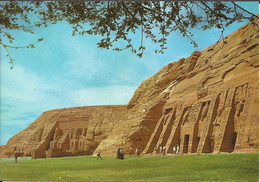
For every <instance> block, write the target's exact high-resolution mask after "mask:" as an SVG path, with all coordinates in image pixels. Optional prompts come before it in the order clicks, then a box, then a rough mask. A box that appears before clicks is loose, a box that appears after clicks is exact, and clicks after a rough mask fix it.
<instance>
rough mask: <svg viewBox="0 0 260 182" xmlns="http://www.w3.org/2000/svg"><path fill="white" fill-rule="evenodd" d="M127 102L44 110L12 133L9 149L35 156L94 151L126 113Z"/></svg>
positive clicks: (56, 155) (71, 154)
mask: <svg viewBox="0 0 260 182" xmlns="http://www.w3.org/2000/svg"><path fill="white" fill-rule="evenodd" d="M125 111H126V105H125V106H123V105H122V106H89V107H75V108H64V109H55V110H51V111H46V112H44V113H43V114H42V115H41V116H40V117H39V118H38V119H37V120H36V121H35V122H33V123H32V124H31V125H30V126H28V127H27V128H26V129H24V130H23V131H22V132H20V133H18V134H17V135H15V136H14V137H12V138H11V139H10V140H9V141H8V143H7V146H6V150H7V151H9V153H10V151H19V152H21V151H22V152H24V153H25V155H27V156H32V157H33V158H39V157H45V155H46V154H47V157H61V156H74V155H83V154H85V155H86V154H92V153H93V151H94V150H95V149H96V147H97V146H98V145H99V143H100V142H101V141H102V140H103V139H105V138H106V137H107V136H108V135H109V133H110V131H111V130H112V129H113V127H114V124H115V123H116V122H118V121H119V120H120V119H122V118H123V117H124V115H125Z"/></svg>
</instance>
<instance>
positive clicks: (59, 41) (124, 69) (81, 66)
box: [0, 2, 259, 145]
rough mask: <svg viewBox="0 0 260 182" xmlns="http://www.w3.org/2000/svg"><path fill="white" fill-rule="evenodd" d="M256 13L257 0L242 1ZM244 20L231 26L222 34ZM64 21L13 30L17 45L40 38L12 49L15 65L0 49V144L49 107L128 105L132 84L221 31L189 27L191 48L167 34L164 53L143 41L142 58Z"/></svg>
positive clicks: (177, 36) (214, 38)
mask: <svg viewBox="0 0 260 182" xmlns="http://www.w3.org/2000/svg"><path fill="white" fill-rule="evenodd" d="M240 4H241V5H243V6H244V7H246V8H247V9H248V10H250V11H252V12H254V13H258V11H259V10H258V2H254V3H245V2H243V3H240ZM245 23H247V22H242V23H239V24H238V23H236V24H233V25H231V26H230V27H229V28H228V29H227V30H226V31H225V36H227V35H228V34H230V33H232V32H233V31H235V30H236V29H238V28H239V27H241V26H242V25H244V24H245ZM71 30H72V29H71V27H70V25H68V24H67V23H66V22H61V23H58V24H56V25H49V26H48V27H47V28H41V29H35V30H34V31H35V34H33V35H32V34H29V33H24V32H18V31H12V32H11V33H12V34H13V35H15V38H16V39H15V45H17V46H23V45H27V44H28V43H31V42H35V41H36V40H37V39H38V38H44V41H42V42H40V43H38V44H37V45H36V48H34V49H15V50H10V52H11V55H12V57H13V58H14V59H15V60H14V69H13V70H10V69H9V68H10V64H8V62H9V60H8V58H7V57H6V56H5V55H6V52H5V50H4V49H3V47H0V49H1V50H0V52H1V140H0V145H4V144H6V143H7V141H8V140H9V139H10V138H11V137H12V136H13V135H15V134H17V133H18V132H20V131H22V130H23V129H24V128H25V127H27V126H28V125H29V124H31V123H32V122H33V121H34V120H36V119H37V118H38V117H39V116H40V115H41V113H42V112H44V111H46V110H50V109H56V108H64V107H74V106H91V105H112V104H127V103H128V101H129V100H130V98H131V97H132V95H133V93H134V91H135V90H136V88H137V87H138V86H139V85H140V83H141V82H142V81H143V80H144V79H145V78H147V77H150V76H152V75H153V74H155V73H156V72H157V71H158V70H159V69H161V68H162V67H163V66H164V65H166V64H168V63H169V62H172V61H178V60H179V59H180V58H182V57H188V56H190V54H191V53H192V52H193V51H196V50H198V51H202V50H203V49H205V48H207V47H208V46H210V45H211V44H213V43H215V42H216V41H217V40H218V38H219V35H220V31H219V30H215V29H211V30H207V31H193V32H194V34H195V36H194V39H195V40H196V41H197V43H198V45H199V47H197V48H193V46H192V45H191V44H190V42H189V40H188V39H187V38H183V37H182V36H181V35H180V34H179V33H178V32H176V33H174V34H173V35H171V36H170V37H169V39H168V50H167V51H165V54H155V53H154V51H153V50H154V49H155V47H154V45H152V44H150V43H149V42H146V45H145V46H146V51H145V54H144V56H143V58H141V59H140V58H138V57H137V56H135V55H134V54H132V53H130V51H123V52H114V51H111V50H105V49H97V48H96V47H97V46H96V44H97V42H98V40H100V37H99V36H87V35H85V36H71Z"/></svg>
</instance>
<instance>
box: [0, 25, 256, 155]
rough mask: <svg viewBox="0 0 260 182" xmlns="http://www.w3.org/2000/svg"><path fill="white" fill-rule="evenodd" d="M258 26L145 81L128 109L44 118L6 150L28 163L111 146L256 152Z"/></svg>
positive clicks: (70, 111) (71, 111)
mask: <svg viewBox="0 0 260 182" xmlns="http://www.w3.org/2000/svg"><path fill="white" fill-rule="evenodd" d="M258 79H259V37H258V22H257V21H254V22H250V23H249V24H247V25H245V26H243V27H242V28H240V29H239V30H237V31H235V32H234V33H232V34H231V35H229V36H227V37H226V38H225V39H224V40H223V41H220V42H218V43H216V44H214V45H212V46H210V47H209V48H207V49H206V50H204V51H202V52H194V53H192V55H191V56H190V57H188V58H186V59H184V58H183V59H180V60H179V61H177V62H172V63H170V64H168V65H166V66H165V67H163V68H162V69H161V70H160V71H158V72H157V73H156V74H155V75H154V76H152V77H150V78H147V79H146V80H145V81H144V82H143V83H142V84H141V85H140V86H139V87H138V89H137V90H136V91H135V93H134V95H133V97H132V99H131V100H130V102H129V104H128V105H127V106H96V107H80V108H67V109H57V110H52V111H47V112H45V113H43V114H42V116H40V117H39V118H38V119H37V120H36V121H35V122H34V123H32V124H31V125H30V126H28V127H27V128H26V129H25V130H23V131H22V132H20V133H19V134H17V135H15V136H14V137H13V138H11V139H10V140H9V142H8V144H7V146H6V147H5V148H7V151H11V150H13V148H15V147H16V148H17V150H18V149H24V150H25V151H26V153H27V154H28V155H33V157H34V158H37V157H43V156H44V155H45V152H47V153H48V155H49V156H50V157H55V156H68V155H80V154H92V152H93V151H94V154H95V153H96V152H97V151H98V150H101V153H102V155H115V154H114V153H115V150H116V148H117V147H123V148H124V149H125V152H126V153H128V148H129V147H130V146H132V147H133V148H135V147H139V148H140V149H141V151H142V153H143V154H149V153H152V152H153V150H154V147H155V146H166V149H167V153H171V152H172V148H173V146H176V145H177V144H179V145H180V150H181V152H182V153H217V152H258V146H259V138H258V136H259V134H258V132H259V121H258V118H259V105H258V103H259V97H258V93H259V84H258V83H259V80H258Z"/></svg>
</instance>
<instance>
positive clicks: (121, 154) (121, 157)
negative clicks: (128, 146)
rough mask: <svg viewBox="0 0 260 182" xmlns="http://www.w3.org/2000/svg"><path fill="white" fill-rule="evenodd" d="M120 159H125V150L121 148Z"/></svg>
mask: <svg viewBox="0 0 260 182" xmlns="http://www.w3.org/2000/svg"><path fill="white" fill-rule="evenodd" d="M120 159H124V149H123V148H120Z"/></svg>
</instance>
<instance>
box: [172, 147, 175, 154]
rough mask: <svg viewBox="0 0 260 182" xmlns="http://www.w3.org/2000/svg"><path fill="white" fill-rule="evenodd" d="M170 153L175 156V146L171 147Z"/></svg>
mask: <svg viewBox="0 0 260 182" xmlns="http://www.w3.org/2000/svg"><path fill="white" fill-rule="evenodd" d="M172 153H173V154H174V155H175V154H176V147H175V146H173V148H172Z"/></svg>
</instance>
